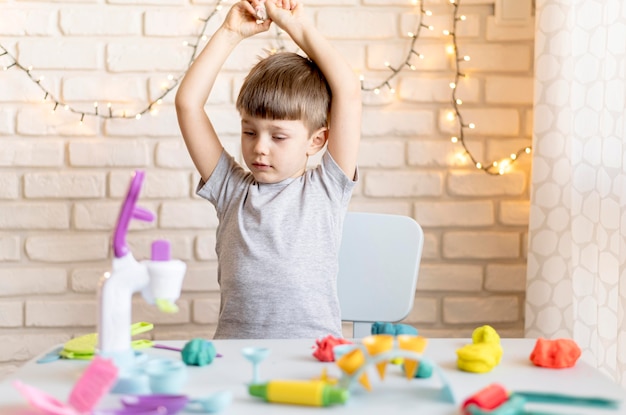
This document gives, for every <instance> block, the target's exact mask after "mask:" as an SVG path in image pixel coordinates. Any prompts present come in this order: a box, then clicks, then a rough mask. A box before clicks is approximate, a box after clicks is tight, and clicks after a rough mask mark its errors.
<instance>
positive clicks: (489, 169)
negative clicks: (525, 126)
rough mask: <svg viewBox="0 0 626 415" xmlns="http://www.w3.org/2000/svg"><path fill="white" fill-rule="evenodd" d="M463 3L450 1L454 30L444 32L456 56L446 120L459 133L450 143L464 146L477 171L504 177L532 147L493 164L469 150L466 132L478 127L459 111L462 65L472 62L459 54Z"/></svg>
mask: <svg viewBox="0 0 626 415" xmlns="http://www.w3.org/2000/svg"><path fill="white" fill-rule="evenodd" d="M460 3H461V1H460V0H450V4H451V5H452V6H453V7H454V14H453V16H454V19H453V28H452V30H444V31H443V33H444V35H447V36H450V37H452V45H451V46H448V47H447V48H446V49H447V51H448V52H449V53H451V54H454V57H455V59H454V62H455V75H454V81H453V82H450V84H449V85H450V89H451V90H452V107H453V110H452V111H450V112H449V113H448V114H447V115H446V119H448V120H449V121H455V120H456V122H457V125H458V131H457V134H456V135H454V136H452V137H451V138H450V141H451V142H452V143H460V144H461V145H462V146H463V150H464V151H465V154H466V155H467V156H468V157H469V159H470V160H471V162H472V163H473V164H474V166H476V168H477V169H479V170H482V171H484V172H485V173H487V174H491V175H502V174H505V173H506V172H508V171H509V169H510V168H511V166H512V165H513V164H514V163H515V162H516V161H517V160H518V159H519V157H520V156H521V155H522V154H530V152H531V147H524V148H521V149H519V150H518V151H517V152H515V153H512V154H511V155H510V156H509V157H508V158H504V159H502V160H500V161H494V162H492V163H486V164H484V163H482V162H480V161H478V160H477V159H476V158H475V157H474V155H473V154H472V153H471V151H470V150H469V149H468V147H467V144H466V143H465V130H467V129H474V128H476V125H475V124H474V123H465V122H464V121H463V116H462V114H461V111H460V109H459V107H460V106H461V105H462V104H463V101H462V100H461V99H459V98H457V92H458V88H457V87H458V85H459V79H460V78H461V77H465V74H463V73H462V72H461V70H460V64H461V63H463V62H469V61H470V59H471V58H470V56H468V55H462V56H461V55H460V54H459V47H458V44H457V37H456V31H457V27H456V26H457V22H459V21H461V22H464V21H465V20H466V17H465V16H464V15H460V16H459V14H458V13H459V6H460Z"/></svg>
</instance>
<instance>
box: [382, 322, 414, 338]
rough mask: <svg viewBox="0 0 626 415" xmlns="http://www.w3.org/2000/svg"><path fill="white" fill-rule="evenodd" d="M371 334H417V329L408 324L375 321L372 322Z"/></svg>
mask: <svg viewBox="0 0 626 415" xmlns="http://www.w3.org/2000/svg"><path fill="white" fill-rule="evenodd" d="M372 334H391V335H392V336H397V335H399V334H409V335H412V336H417V329H416V328H415V327H413V326H409V325H408V324H392V323H381V322H376V323H374V324H372Z"/></svg>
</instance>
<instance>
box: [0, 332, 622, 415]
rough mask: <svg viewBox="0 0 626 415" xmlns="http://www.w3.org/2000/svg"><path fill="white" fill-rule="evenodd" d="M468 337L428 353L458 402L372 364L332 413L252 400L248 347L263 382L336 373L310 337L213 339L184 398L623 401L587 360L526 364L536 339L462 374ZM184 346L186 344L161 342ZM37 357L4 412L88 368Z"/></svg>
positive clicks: (432, 345)
mask: <svg viewBox="0 0 626 415" xmlns="http://www.w3.org/2000/svg"><path fill="white" fill-rule="evenodd" d="M469 342H470V340H468V339H429V340H428V346H427V348H426V351H425V352H424V356H426V357H428V358H430V359H431V360H433V361H434V362H436V363H437V364H438V366H439V367H440V368H441V369H442V371H443V372H444V373H445V377H446V378H447V380H448V382H449V384H450V386H451V388H452V391H453V393H454V396H455V399H456V401H457V403H456V404H450V403H446V402H443V401H441V400H437V396H438V393H439V392H440V379H439V377H437V376H433V377H431V378H429V379H412V380H410V381H409V380H407V379H406V378H405V377H403V375H402V373H401V372H400V369H399V367H397V366H392V365H389V367H388V369H387V375H386V378H385V380H384V381H381V380H380V379H379V378H378V375H377V372H376V370H375V368H374V367H372V368H371V370H370V371H368V375H369V378H370V381H371V383H372V391H371V392H367V391H365V390H364V389H362V388H361V387H360V386H357V387H356V388H353V390H352V391H351V396H350V399H349V401H348V402H347V403H346V404H345V405H341V406H333V407H328V408H317V407H306V406H292V405H280V404H270V403H266V402H264V401H262V400H261V399H259V398H255V397H252V396H250V395H248V392H247V386H246V384H247V383H249V382H250V381H251V379H252V365H251V364H250V363H249V362H248V361H247V360H246V359H245V358H244V357H243V356H242V354H241V349H243V348H244V347H248V346H257V347H267V348H269V349H270V350H271V351H270V354H269V356H268V358H267V359H266V360H265V361H263V362H262V363H261V364H260V367H259V377H260V381H268V380H271V379H311V378H315V377H319V376H320V375H321V373H322V370H323V369H324V368H327V370H328V374H329V375H333V376H339V375H340V371H339V369H338V368H337V366H336V365H335V364H334V363H322V362H319V361H318V360H317V359H315V358H314V357H312V352H313V347H314V345H315V342H314V341H313V340H311V341H309V340H222V341H214V345H215V346H216V349H217V351H218V353H221V354H222V355H223V357H221V358H217V359H215V361H214V362H213V363H212V364H211V365H208V366H204V367H189V381H188V383H187V386H186V389H185V393H187V394H188V395H190V396H203V395H209V394H211V393H213V392H216V391H219V390H224V389H227V390H230V391H232V393H233V396H234V397H233V402H232V404H231V405H230V406H229V407H228V408H226V409H225V410H224V411H223V412H222V413H223V414H252V413H254V414H307V413H314V412H315V411H318V412H317V413H319V411H329V412H332V413H335V414H358V415H365V414H389V415H391V414H403V413H407V414H409V413H410V414H426V415H437V414H446V415H452V414H458V413H459V404H460V403H461V402H462V401H463V400H464V399H465V398H467V397H468V396H470V395H472V394H474V393H476V392H477V391H478V390H480V389H482V388H483V387H485V386H487V385H489V384H490V383H493V382H498V383H501V384H502V385H504V386H505V387H506V388H507V389H508V390H510V391H516V390H538V391H544V392H560V393H567V394H576V395H580V396H599V397H605V398H612V399H619V400H626V391H625V390H624V389H622V388H621V387H619V386H618V385H617V384H616V383H614V382H613V381H611V380H610V379H608V378H607V377H606V376H604V375H603V374H601V373H600V372H599V371H597V370H596V369H593V368H591V367H590V366H589V365H587V364H585V363H584V362H581V361H579V362H577V364H576V366H575V367H573V368H569V369H559V370H555V369H544V368H538V367H536V366H534V365H532V363H531V362H530V361H529V355H530V352H531V351H532V349H533V347H534V344H535V341H534V340H532V339H502V347H503V349H504V355H503V358H502V361H501V363H500V365H499V366H497V367H496V368H495V369H494V370H493V371H491V372H490V373H486V374H474V373H467V372H462V371H459V370H458V369H457V368H456V353H455V352H456V350H457V349H458V348H459V347H462V346H463V345H465V344H468V343H469ZM160 343H165V344H168V345H171V346H178V347H182V346H183V345H184V344H185V342H184V341H169V342H160ZM145 352H146V354H148V356H149V357H168V358H173V359H179V358H180V353H178V352H173V351H169V350H161V349H147V350H146V351H145ZM35 360H36V359H33V360H32V361H30V362H28V363H26V364H25V365H24V366H23V367H21V368H20V369H19V370H18V371H17V372H16V373H14V374H13V375H12V376H10V377H9V378H8V379H5V380H4V381H3V382H2V383H0V414H2V415H18V414H19V415H25V414H34V413H36V411H34V410H32V411H31V410H29V407H28V405H27V402H26V400H25V399H24V398H23V397H22V396H21V395H20V394H19V393H18V392H17V391H16V389H15V388H14V387H13V386H12V381H13V380H15V379H19V380H21V381H22V382H24V383H27V384H29V385H32V386H35V387H37V388H40V389H42V390H44V391H46V392H47V393H48V394H50V395H52V396H54V397H55V398H57V399H58V400H60V401H63V402H66V401H67V398H68V396H69V392H70V390H71V388H72V386H73V384H74V382H75V381H76V379H77V378H78V377H79V376H80V374H81V373H82V370H83V369H84V368H85V367H86V365H87V362H85V361H78V360H58V361H54V362H51V363H45V364H37V363H36V362H35ZM119 398H120V397H119V395H113V394H110V395H108V396H106V397H105V398H104V399H103V400H102V401H101V403H100V405H99V407H100V408H113V407H120V406H121V405H120V401H119ZM526 408H527V409H543V410H545V411H550V412H552V413H560V414H604V415H606V414H624V413H626V402H625V403H622V405H621V406H620V409H617V410H615V409H613V410H610V409H592V408H588V407H568V406H557V405H537V404H534V405H530V404H529V405H527V406H526Z"/></svg>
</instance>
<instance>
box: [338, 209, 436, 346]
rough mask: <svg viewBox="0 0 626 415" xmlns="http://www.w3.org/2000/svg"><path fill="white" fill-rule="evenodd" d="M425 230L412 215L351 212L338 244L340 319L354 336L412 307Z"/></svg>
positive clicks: (390, 321)
mask: <svg viewBox="0 0 626 415" xmlns="http://www.w3.org/2000/svg"><path fill="white" fill-rule="evenodd" d="M423 245H424V232H423V231H422V228H421V227H420V226H419V224H418V223H417V222H416V221H415V220H413V219H412V218H410V217H408V216H401V215H387V214H379V213H360V212H348V213H347V215H346V219H345V222H344V226H343V236H342V240H341V247H340V250H339V275H338V277H337V289H338V295H339V304H340V306H341V319H342V320H343V321H352V322H354V329H353V336H354V338H361V337H365V336H367V335H369V334H371V326H372V323H374V322H378V321H380V322H389V323H393V322H397V321H400V320H402V319H404V318H405V317H406V316H407V315H408V314H409V313H410V312H411V309H412V308H413V300H414V299H415V286H416V284H417V275H418V270H419V265H420V260H421V257H422V247H423Z"/></svg>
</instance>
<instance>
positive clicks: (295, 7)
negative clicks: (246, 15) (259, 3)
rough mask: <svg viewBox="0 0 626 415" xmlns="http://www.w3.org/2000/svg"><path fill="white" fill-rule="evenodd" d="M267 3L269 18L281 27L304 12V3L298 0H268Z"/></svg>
mask: <svg viewBox="0 0 626 415" xmlns="http://www.w3.org/2000/svg"><path fill="white" fill-rule="evenodd" d="M265 5H266V6H265V7H266V9H267V15H268V16H269V18H270V19H272V21H273V22H275V23H276V24H277V25H278V26H280V27H281V28H284V27H285V25H287V24H288V23H289V22H290V21H292V20H293V19H294V18H299V17H300V16H301V14H302V13H301V12H302V5H301V4H299V3H298V2H297V1H296V0H267V1H266V2H265Z"/></svg>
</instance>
